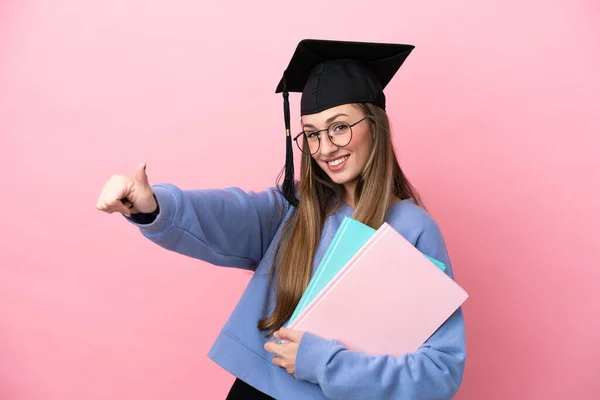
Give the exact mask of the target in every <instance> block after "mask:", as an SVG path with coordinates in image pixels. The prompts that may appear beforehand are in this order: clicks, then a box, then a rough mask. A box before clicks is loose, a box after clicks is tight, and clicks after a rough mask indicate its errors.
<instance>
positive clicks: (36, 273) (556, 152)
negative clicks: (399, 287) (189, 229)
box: [0, 0, 600, 400]
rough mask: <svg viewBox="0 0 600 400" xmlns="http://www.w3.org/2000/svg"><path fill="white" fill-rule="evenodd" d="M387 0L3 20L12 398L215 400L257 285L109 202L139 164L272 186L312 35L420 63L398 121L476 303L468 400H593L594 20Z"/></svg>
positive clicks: (395, 87) (199, 181)
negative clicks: (107, 196) (221, 335)
mask: <svg viewBox="0 0 600 400" xmlns="http://www.w3.org/2000/svg"><path fill="white" fill-rule="evenodd" d="M387 3H389V4H384V3H383V2H375V3H374V4H371V5H367V4H368V3H367V2H365V1H345V2H341V1H329V2H324V1H322V0H318V1H317V0H308V1H304V2H300V3H298V2H296V3H291V2H281V1H272V0H271V1H263V2H259V3H256V2H235V3H232V2H199V1H191V0H187V1H167V0H152V1H131V0H127V1H124V0H120V1H115V0H106V1H102V2H91V1H86V2H83V1H76V0H54V1H52V2H42V1H34V0H21V1H4V2H0V60H1V61H0V134H1V138H2V142H1V146H0V153H1V154H0V169H1V171H2V174H0V187H1V188H2V196H0V206H1V210H2V220H1V221H2V222H1V223H0V224H1V226H2V230H1V232H2V233H1V234H2V241H1V243H2V251H1V256H0V257H1V258H0V261H1V262H0V264H1V268H0V321H1V322H0V359H1V360H2V362H0V398H2V399H5V400H17V399H23V400H32V399H36V400H37V399H39V400H75V399H93V400H96V399H98V400H100V399H102V400H104V399H112V400H125V399H146V400H151V399H179V400H185V399H190V400H191V399H219V398H224V395H225V393H226V391H227V390H228V387H229V385H230V383H231V382H232V379H233V378H232V377H231V376H230V375H229V374H228V373H226V372H225V371H223V370H222V369H221V368H220V367H218V366H217V365H215V364H213V363H212V362H211V361H210V360H209V359H208V358H207V357H206V352H207V351H208V348H209V346H210V345H211V343H212V341H213V339H214V338H215V336H216V335H217V332H218V330H219V329H220V327H221V325H222V324H223V323H224V321H225V320H226V318H227V317H228V315H229V312H230V311H231V310H232V308H233V307H234V305H235V303H236V302H237V300H238V298H239V296H240V294H241V291H242V290H243V288H244V286H245V284H246V283H247V281H248V279H249V277H250V276H249V274H248V273H245V272H241V271H237V270H232V269H225V268H216V267H213V266H210V265H207V264H205V263H202V262H199V261H195V260H192V259H188V258H185V257H183V256H178V255H176V254H174V253H169V252H166V251H164V250H163V249H161V248H159V247H158V246H154V245H152V244H151V243H150V242H149V241H147V240H145V239H144V238H143V237H142V236H141V235H140V234H139V233H138V232H137V230H136V229H135V228H134V227H132V226H130V225H128V224H127V223H126V222H125V221H124V220H123V219H122V218H121V217H120V216H119V215H106V214H103V213H100V212H98V211H97V210H96V209H95V203H96V198H97V196H98V194H99V191H100V189H101V187H102V185H103V184H104V182H105V181H106V179H108V178H109V176H110V175H111V174H113V173H122V174H131V173H133V169H134V167H135V165H136V164H137V163H138V162H140V161H147V162H148V174H149V177H150V180H151V182H152V183H157V182H164V181H168V182H172V183H175V184H177V185H179V186H181V187H183V188H209V187H226V186H232V185H235V186H240V187H243V188H245V189H261V188H265V187H267V186H270V185H272V184H273V183H274V180H275V177H276V175H277V173H278V172H279V170H280V168H281V167H282V165H283V157H284V143H285V142H284V132H283V116H282V102H281V96H280V95H275V94H274V90H275V86H276V84H277V82H278V81H279V79H280V76H281V73H282V71H283V69H284V68H285V67H286V65H287V62H288V60H289V57H290V56H291V54H292V52H293V50H294V48H295V46H296V44H297V42H298V41H299V40H300V39H302V38H305V37H311V38H329V39H347V40H372V41H391V42H403V43H411V44H415V45H416V50H415V51H414V53H413V54H412V55H411V56H410V58H409V59H408V61H407V63H406V65H405V67H403V68H402V71H401V73H400V74H399V75H398V76H397V77H396V79H394V81H393V82H392V84H390V86H389V88H388V90H387V95H388V101H389V113H390V116H391V118H392V121H393V126H394V128H395V132H396V133H395V143H396V145H397V146H398V150H399V154H400V157H401V163H402V164H403V166H404V168H405V169H406V171H407V173H408V174H409V176H410V177H411V179H412V181H413V182H414V183H415V184H416V185H417V187H418V188H419V189H420V190H421V192H422V194H423V195H424V197H425V199H426V200H427V204H428V207H429V211H430V212H431V213H432V214H433V215H434V217H435V218H436V219H437V220H438V222H439V224H440V226H441V228H442V230H443V232H444V234H445V237H446V239H447V244H448V248H449V251H450V253H451V257H452V260H453V264H454V269H455V272H456V277H457V280H458V281H459V283H460V284H461V285H463V286H464V287H465V288H466V289H467V290H468V291H469V293H470V296H471V297H470V299H469V300H468V302H467V304H466V305H465V307H464V310H465V315H466V323H467V333H468V337H467V340H468V351H469V356H468V365H467V369H466V374H465V380H464V384H463V386H462V388H461V390H460V392H459V396H457V398H458V399H461V400H466V399H486V400H496V399H564V398H570V399H578V400H585V399H598V398H600V380H599V379H598V371H599V370H600V361H599V360H600V342H599V341H598V329H599V328H600V304H599V302H600V295H599V294H598V292H597V290H598V288H599V285H598V284H599V283H600V262H599V260H600V250H599V247H600V246H598V234H597V231H596V229H597V226H598V222H600V221H599V215H600V214H599V212H598V209H599V206H600V202H599V200H598V196H599V195H600V193H599V188H598V183H599V175H600V173H599V171H600V161H599V158H600V157H598V154H599V153H598V145H599V144H600V143H599V139H598V135H599V133H600V124H599V122H598V118H599V111H600V110H599V108H600V107H599V103H600V101H599V98H598V93H600V79H599V78H598V71H600V28H599V25H598V21H599V17H600V7H599V6H598V4H597V2H595V1H591V0H588V1H582V0H580V1H574V0H568V1H567V0H562V1H559V0H555V1H547V0H545V1H541V0H537V1H536V0H533V1H527V2H523V1H516V0H512V1H474V0H473V1H464V0H459V1H453V2H449V1H425V2H423V1H421V2H416V1H415V2H410V3H409V2H398V1H396V2H391V1H390V2H387ZM298 102H299V96H297V95H294V96H292V112H293V113H294V114H293V115H294V117H293V118H292V122H293V128H294V129H297V128H298V117H297V112H298ZM211 142H212V143H211ZM595 291H596V292H595Z"/></svg>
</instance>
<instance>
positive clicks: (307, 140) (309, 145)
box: [296, 132, 319, 155]
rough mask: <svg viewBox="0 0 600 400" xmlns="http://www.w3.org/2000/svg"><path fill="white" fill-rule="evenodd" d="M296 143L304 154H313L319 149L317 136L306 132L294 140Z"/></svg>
mask: <svg viewBox="0 0 600 400" xmlns="http://www.w3.org/2000/svg"><path fill="white" fill-rule="evenodd" d="M296 144H297V145H298V148H299V149H300V151H302V152H303V153H304V154H308V155H313V154H315V153H316V152H317V151H318V150H319V136H318V135H317V134H311V133H309V132H306V133H304V134H303V135H301V136H300V137H299V138H298V140H296Z"/></svg>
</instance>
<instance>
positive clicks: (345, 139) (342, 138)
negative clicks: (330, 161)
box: [328, 122, 352, 147]
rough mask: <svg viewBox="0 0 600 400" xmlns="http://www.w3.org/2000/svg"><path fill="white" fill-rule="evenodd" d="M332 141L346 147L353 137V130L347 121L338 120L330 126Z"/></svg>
mask: <svg viewBox="0 0 600 400" xmlns="http://www.w3.org/2000/svg"><path fill="white" fill-rule="evenodd" d="M328 133H329V137H330V138H331V142H332V143H333V144H335V145H336V146H339V147H344V146H346V145H347V144H348V143H350V139H352V130H351V129H350V125H348V124H347V123H346V122H337V123H334V124H333V125H331V126H330V127H329V131H328Z"/></svg>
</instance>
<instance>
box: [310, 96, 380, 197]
mask: <svg viewBox="0 0 600 400" xmlns="http://www.w3.org/2000/svg"><path fill="white" fill-rule="evenodd" d="M363 118H365V113H364V112H363V111H362V110H361V109H360V108H359V107H356V106H354V105H351V104H344V105H341V106H337V107H333V108H330V109H327V110H325V111H322V112H320V113H318V114H311V115H304V116H303V117H302V127H303V129H304V131H305V132H306V133H307V137H308V141H309V142H310V141H314V142H313V144H311V146H313V145H318V147H319V149H318V150H317V152H316V153H315V154H313V155H312V157H313V158H314V160H315V161H316V162H317V164H318V165H319V166H320V167H321V168H322V169H323V171H325V173H326V174H327V175H328V176H329V177H330V178H331V180H332V181H333V182H335V183H337V184H339V185H343V186H344V188H345V189H346V192H347V194H348V195H353V192H352V190H353V189H354V187H355V185H356V181H357V179H358V177H359V176H360V174H361V173H362V171H363V169H364V167H365V165H366V163H367V161H368V159H369V156H370V155H371V151H372V148H373V135H372V131H371V126H370V123H369V122H370V121H369V119H364V120H363ZM361 120H362V121H361ZM359 121H360V122H359ZM339 122H345V123H347V124H349V125H353V124H355V123H356V125H354V126H352V127H351V135H352V136H351V140H350V142H349V143H348V144H347V145H346V146H343V147H339V146H336V145H334V144H333V143H332V141H331V140H329V139H328V138H327V132H326V131H325V130H326V129H327V128H328V127H330V126H331V131H330V134H331V135H332V136H331V137H332V139H333V141H334V142H335V143H337V144H341V145H344V144H346V143H347V142H348V139H350V130H349V129H348V130H347V131H346V130H345V128H344V127H343V126H341V125H339V124H338V123H339ZM357 122H358V123H357ZM332 124H333V125H332ZM314 131H321V132H319V136H320V145H319V143H318V140H317V136H316V135H315V134H310V132H314Z"/></svg>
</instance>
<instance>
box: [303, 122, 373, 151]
mask: <svg viewBox="0 0 600 400" xmlns="http://www.w3.org/2000/svg"><path fill="white" fill-rule="evenodd" d="M367 118H369V116H366V117H363V118H362V119H361V120H359V121H356V122H355V123H353V124H349V123H347V122H344V121H338V122H334V123H332V124H331V125H329V127H328V128H327V129H321V130H319V131H309V132H306V131H302V132H300V133H299V134H297V135H296V136H295V137H294V142H296V145H297V146H298V148H299V149H300V151H301V152H302V153H304V154H307V155H309V156H311V155H313V154H315V153H316V152H317V151H319V148H320V147H321V132H327V137H328V138H329V141H330V142H331V143H333V145H334V146H337V147H345V146H348V144H349V143H350V141H351V140H352V127H353V126H355V125H358V124H359V123H361V122H362V121H364V120H365V119H367ZM301 136H302V138H300V137H301ZM299 139H300V140H299Z"/></svg>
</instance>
